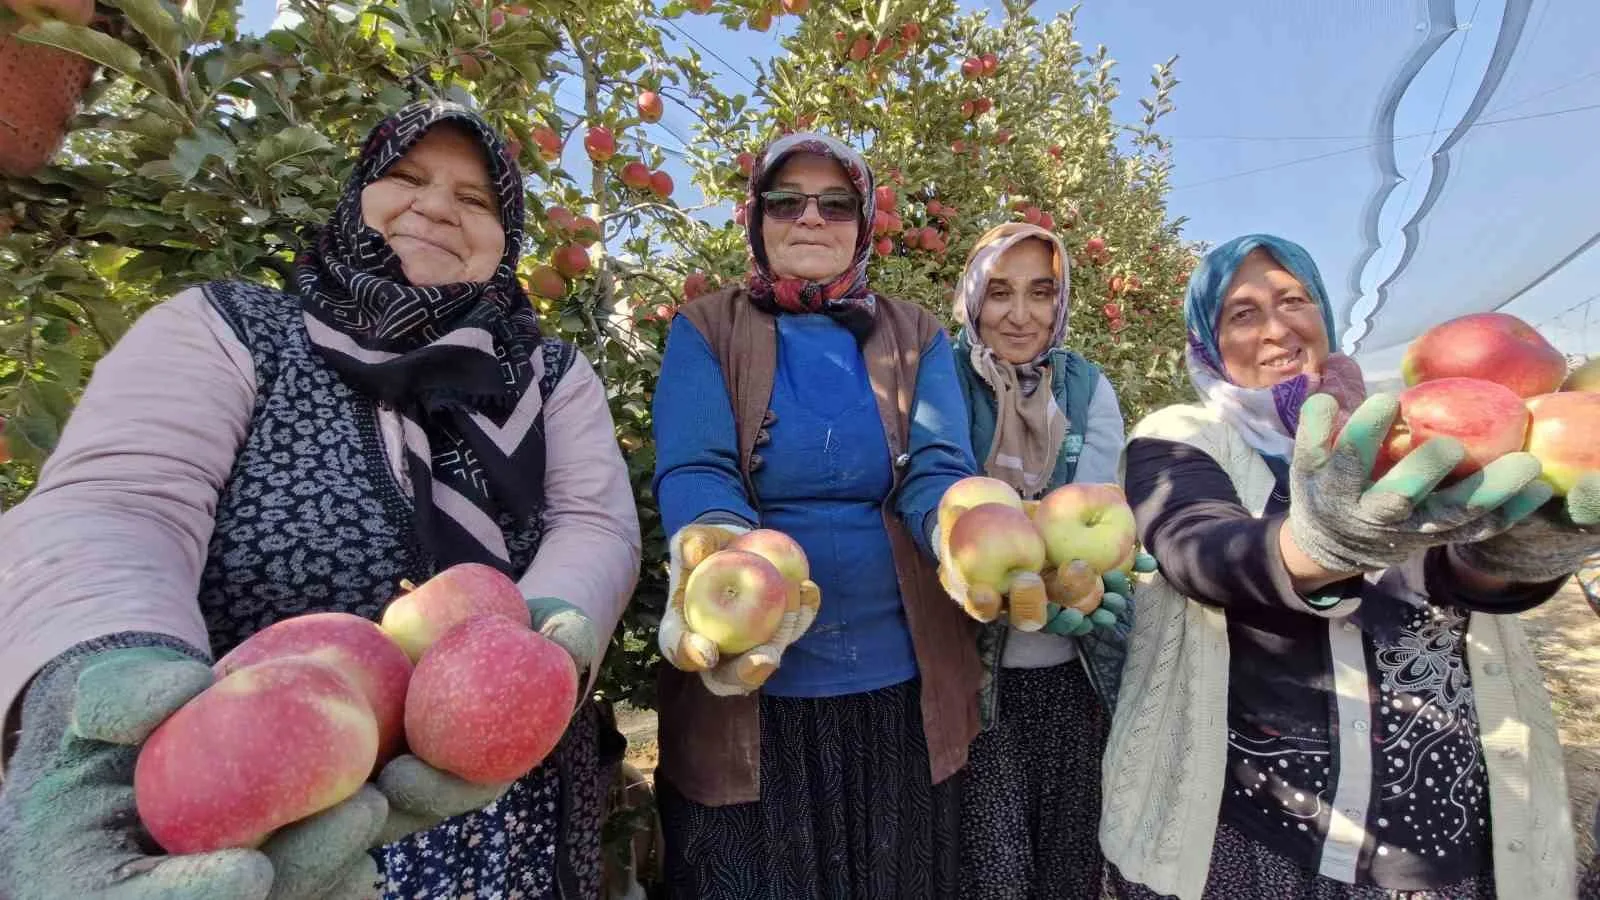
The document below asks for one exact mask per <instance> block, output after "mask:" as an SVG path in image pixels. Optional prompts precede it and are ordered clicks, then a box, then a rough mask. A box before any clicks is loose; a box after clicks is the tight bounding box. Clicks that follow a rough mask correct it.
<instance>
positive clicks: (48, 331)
mask: <svg viewBox="0 0 1600 900" xmlns="http://www.w3.org/2000/svg"><path fill="white" fill-rule="evenodd" d="M39 337H41V338H44V339H45V340H46V341H48V342H50V343H52V344H64V343H66V342H67V341H68V340H69V339H71V337H72V332H71V331H70V330H69V329H68V328H67V323H66V322H63V321H61V320H60V319H50V320H48V321H46V322H45V323H44V327H43V328H40V329H39Z"/></svg>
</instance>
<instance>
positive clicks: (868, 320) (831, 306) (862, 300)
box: [745, 132, 877, 339]
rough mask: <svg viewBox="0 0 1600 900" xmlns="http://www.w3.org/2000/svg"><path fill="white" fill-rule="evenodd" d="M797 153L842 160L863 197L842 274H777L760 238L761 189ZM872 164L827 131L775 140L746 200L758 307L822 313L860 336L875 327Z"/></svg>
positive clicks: (759, 165) (752, 279)
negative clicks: (870, 271)
mask: <svg viewBox="0 0 1600 900" xmlns="http://www.w3.org/2000/svg"><path fill="white" fill-rule="evenodd" d="M796 153H814V154H816V155H817V156H823V157H827V158H828V159H831V160H833V161H834V162H837V163H838V164H839V165H840V167H841V168H843V169H844V173H845V177H847V178H849V179H850V183H851V184H852V185H853V186H854V187H855V189H856V193H858V194H859V195H860V196H861V221H860V222H859V223H858V225H857V233H856V246H855V254H854V256H853V257H852V259H851V261H850V266H849V268H847V269H845V270H844V272H843V273H841V274H840V275H839V277H838V278H835V279H834V280H832V281H830V282H827V283H825V284H824V283H822V282H819V281H806V280H804V279H800V278H779V277H777V276H776V275H774V274H773V273H772V267H771V265H770V264H769V263H768V260H767V248H766V245H765V242H764V241H763V240H762V237H761V223H762V220H763V219H764V218H765V216H764V211H763V209H762V202H761V193H762V192H763V191H765V190H767V188H768V185H769V183H770V182H771V180H772V178H773V176H775V175H776V174H777V173H778V170H779V169H781V168H783V163H784V161H785V160H787V159H788V158H789V157H790V156H793V155H794V154H796ZM873 187H874V184H873V178H872V169H871V168H869V167H868V166H867V163H866V160H864V159H862V158H861V155H860V154H859V153H857V152H856V151H855V150H853V149H851V148H850V147H849V146H848V145H847V144H845V143H843V142H842V141H839V140H837V139H835V138H831V137H828V136H827V135H824V134H816V133H814V132H802V133H799V134H791V135H786V136H784V137H781V138H779V139H778V140H776V141H773V142H772V143H771V144H770V145H768V146H767V149H766V151H765V152H764V153H762V155H761V159H760V160H758V161H757V162H756V166H755V170H754V171H753V172H752V173H751V176H750V196H749V198H748V200H747V201H746V202H747V204H748V205H747V207H746V208H747V210H748V215H747V224H746V226H745V235H746V240H748V242H749V244H750V258H751V261H752V266H751V273H750V282H749V288H750V299H751V300H752V301H753V302H754V303H755V304H756V306H757V307H759V308H761V309H764V310H766V311H767V312H770V313H773V314H774V315H776V314H779V313H784V312H790V313H822V314H823V315H826V316H829V317H830V318H833V319H834V320H836V321H838V322H839V324H841V325H843V326H844V327H846V328H848V329H850V331H851V333H853V334H855V335H856V337H857V338H858V339H864V338H865V336H866V335H867V333H869V332H870V331H871V330H872V322H873V317H874V313H875V311H876V309H877V300H876V299H875V298H874V296H873V294H872V291H871V290H870V289H869V288H868V287H867V262H868V260H870V259H871V256H872V228H871V223H872V217H873V214H874V212H876V209H877V204H876V201H875V199H874V192H873Z"/></svg>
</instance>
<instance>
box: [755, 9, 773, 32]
mask: <svg viewBox="0 0 1600 900" xmlns="http://www.w3.org/2000/svg"><path fill="white" fill-rule="evenodd" d="M771 27H772V12H771V11H770V10H765V9H763V10H761V11H759V12H757V13H756V14H755V15H753V16H751V17H750V29H751V30H752V31H766V30H767V29H768V28H771Z"/></svg>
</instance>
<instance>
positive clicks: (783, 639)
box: [658, 525, 822, 697]
mask: <svg viewBox="0 0 1600 900" xmlns="http://www.w3.org/2000/svg"><path fill="white" fill-rule="evenodd" d="M749 530H750V529H748V528H745V527H743V526H739V525H685V526H684V527H683V528H680V529H679V530H678V532H677V534H674V535H673V536H672V539H671V540H670V541H668V543H667V549H668V553H669V561H668V566H667V608H666V611H665V612H664V613H663V614H662V616H661V630H660V633H659V636H658V641H659V643H660V646H661V655H662V657H663V658H665V659H666V661H667V663H668V664H669V665H671V666H673V667H674V668H676V669H680V670H682V671H685V672H699V673H700V680H701V681H702V682H703V683H704V684H705V686H706V689H707V690H709V691H710V692H711V693H713V694H716V695H717V696H720V697H729V696H735V695H739V694H748V693H750V692H751V691H754V690H756V689H757V688H759V687H761V685H763V684H765V683H766V681H767V679H768V678H770V677H771V676H772V673H773V672H774V671H776V670H777V668H778V663H779V662H781V661H782V659H783V652H784V651H785V650H786V649H788V647H789V645H790V644H792V643H794V642H795V641H797V640H799V639H800V636H801V635H803V634H805V633H806V630H807V629H808V628H810V627H811V623H812V622H814V621H816V618H817V609H818V608H819V607H820V606H821V605H822V592H821V591H820V590H819V589H818V588H817V585H816V583H815V582H813V581H810V580H807V581H805V582H802V583H801V584H800V586H799V587H798V589H796V590H793V591H791V592H790V593H789V605H788V607H787V608H786V609H785V610H784V613H783V619H782V620H781V621H780V622H779V623H778V629H777V631H776V632H774V633H773V635H772V637H771V638H769V639H768V640H767V642H766V643H764V644H760V645H758V646H755V647H752V648H750V649H749V650H746V651H745V652H743V653H740V654H738V655H736V656H732V657H728V658H726V659H724V658H723V657H722V655H721V653H720V651H718V649H717V645H716V643H714V642H713V641H712V640H711V639H710V638H707V637H706V636H705V635H702V634H696V633H695V632H694V631H692V630H691V629H690V628H689V625H688V623H687V622H686V621H684V617H683V589H684V586H685V585H686V584H687V583H688V581H689V573H691V572H693V571H694V567H695V566H698V565H699V564H700V563H701V562H703V561H704V560H705V558H706V557H708V556H710V555H711V554H713V553H715V552H717V551H718V550H722V549H723V548H725V547H727V546H728V543H729V542H730V541H732V540H733V539H734V538H736V537H738V536H739V535H741V534H744V533H746V532H748V531H749Z"/></svg>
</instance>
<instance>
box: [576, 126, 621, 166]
mask: <svg viewBox="0 0 1600 900" xmlns="http://www.w3.org/2000/svg"><path fill="white" fill-rule="evenodd" d="M583 149H584V150H586V151H588V153H589V158H590V159H592V160H594V161H595V162H605V161H606V160H608V159H610V158H611V157H612V156H614V155H615V154H616V152H617V139H616V138H615V137H613V136H612V134H611V129H609V128H606V127H605V126H603V125H596V126H594V127H592V128H590V129H589V133H588V134H586V135H584V136H583Z"/></svg>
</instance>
